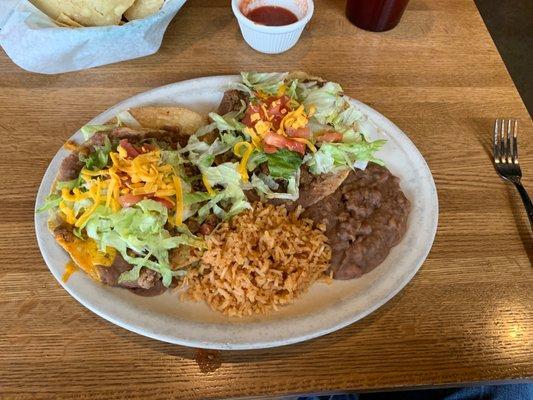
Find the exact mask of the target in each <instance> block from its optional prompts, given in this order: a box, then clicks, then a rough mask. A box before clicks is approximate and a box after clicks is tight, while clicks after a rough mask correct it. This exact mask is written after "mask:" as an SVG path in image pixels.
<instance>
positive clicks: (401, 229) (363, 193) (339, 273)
mask: <svg viewBox="0 0 533 400" xmlns="http://www.w3.org/2000/svg"><path fill="white" fill-rule="evenodd" d="M409 207H410V205H409V201H408V200H407V198H406V197H405V195H404V194H403V192H402V191H401V189H400V185H399V180H398V178H396V177H394V176H393V175H392V174H391V173H390V172H389V170H388V169H386V168H384V167H382V166H380V165H377V164H374V163H370V164H369V165H368V166H367V167H366V168H365V169H364V170H355V171H353V172H351V173H350V174H349V176H348V177H347V178H346V180H345V181H344V182H343V183H342V184H341V185H340V187H339V188H338V190H336V191H335V192H333V193H332V194H330V195H329V196H327V197H324V198H323V199H321V200H320V201H319V202H317V203H316V204H315V206H313V207H308V208H307V209H306V211H305V213H304V216H305V217H307V218H311V219H312V220H314V221H317V222H322V223H323V224H324V225H325V226H326V227H327V229H326V235H327V236H328V238H329V243H330V246H331V247H332V252H333V257H332V259H331V271H332V272H333V277H334V278H335V279H352V278H357V277H359V276H361V275H362V274H364V273H366V272H369V271H371V270H372V269H373V268H375V267H376V266H378V265H379V264H380V263H381V262H382V261H383V260H384V259H385V257H387V255H388V254H389V250H390V249H391V248H392V247H393V246H395V245H396V244H397V243H398V242H399V241H400V239H401V238H402V236H403V235H404V233H405V230H406V227H407V216H408V214H409Z"/></svg>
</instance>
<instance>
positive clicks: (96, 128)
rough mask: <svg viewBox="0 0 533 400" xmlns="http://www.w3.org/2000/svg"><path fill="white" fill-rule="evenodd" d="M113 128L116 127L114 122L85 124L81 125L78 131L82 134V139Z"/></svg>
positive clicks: (87, 138)
mask: <svg viewBox="0 0 533 400" xmlns="http://www.w3.org/2000/svg"><path fill="white" fill-rule="evenodd" d="M113 128H116V125H115V124H108V125H85V126H82V128H81V129H80V131H81V133H82V134H83V139H84V140H89V139H90V138H91V137H92V136H93V135H94V134H95V133H98V132H102V131H109V130H111V129H113Z"/></svg>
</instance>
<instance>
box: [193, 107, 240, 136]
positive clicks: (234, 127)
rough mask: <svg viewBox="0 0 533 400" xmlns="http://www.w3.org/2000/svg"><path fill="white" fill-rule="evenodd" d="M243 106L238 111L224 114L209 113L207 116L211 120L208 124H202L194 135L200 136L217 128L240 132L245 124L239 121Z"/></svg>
mask: <svg viewBox="0 0 533 400" xmlns="http://www.w3.org/2000/svg"><path fill="white" fill-rule="evenodd" d="M244 108H245V106H244V105H243V107H242V108H241V110H239V111H234V112H229V113H227V114H226V115H223V116H222V115H218V114H217V113H214V112H211V113H209V117H210V118H211V120H212V121H213V122H212V123H210V124H209V125H205V126H202V127H201V128H200V129H198V130H197V131H196V133H195V136H196V137H201V136H203V135H205V134H207V133H209V132H212V131H214V130H215V129H218V131H219V132H236V133H240V132H242V130H243V129H244V128H245V125H244V124H242V123H241V122H239V120H238V119H239V117H240V116H241V114H242V112H243V111H244Z"/></svg>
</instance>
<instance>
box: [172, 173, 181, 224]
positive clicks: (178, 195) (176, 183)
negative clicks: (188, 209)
mask: <svg viewBox="0 0 533 400" xmlns="http://www.w3.org/2000/svg"><path fill="white" fill-rule="evenodd" d="M172 180H173V181H174V187H175V188H176V215H175V220H174V223H175V224H176V226H180V225H181V224H182V223H183V191H182V188H181V179H180V178H178V177H177V176H176V175H172Z"/></svg>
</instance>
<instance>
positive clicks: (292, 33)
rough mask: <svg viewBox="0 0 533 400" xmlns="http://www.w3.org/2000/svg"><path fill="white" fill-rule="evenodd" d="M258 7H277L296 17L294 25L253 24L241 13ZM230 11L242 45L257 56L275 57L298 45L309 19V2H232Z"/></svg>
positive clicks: (258, 0) (268, 0)
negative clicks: (234, 19)
mask: <svg viewBox="0 0 533 400" xmlns="http://www.w3.org/2000/svg"><path fill="white" fill-rule="evenodd" d="M261 6H278V7H283V8H286V9H287V10H290V11H292V12H293V13H294V15H296V16H297V17H298V21H296V22H295V23H294V24H290V25H283V26H266V25H260V24H256V23H255V22H253V21H252V20H250V19H248V18H247V17H246V16H245V15H244V13H245V12H246V10H248V9H254V8H257V7H261ZM231 8H232V9H233V13H234V14H235V17H236V18H237V21H238V22H239V27H240V29H241V33H242V36H243V38H244V40H245V41H246V43H248V44H249V45H250V47H252V48H253V49H255V50H257V51H260V52H261V53H267V54H277V53H283V52H284V51H287V50H289V49H290V48H291V47H292V46H294V45H295V44H296V42H298V39H299V38H300V35H301V34H302V31H303V30H304V28H305V25H307V23H308V22H309V20H310V19H311V17H312V16H313V11H314V4H313V0H232V1H231Z"/></svg>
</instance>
